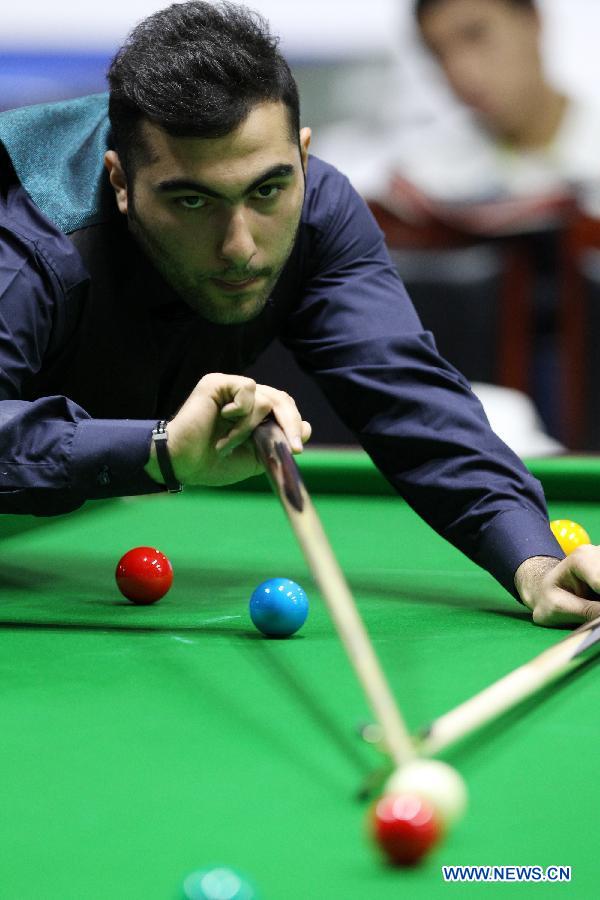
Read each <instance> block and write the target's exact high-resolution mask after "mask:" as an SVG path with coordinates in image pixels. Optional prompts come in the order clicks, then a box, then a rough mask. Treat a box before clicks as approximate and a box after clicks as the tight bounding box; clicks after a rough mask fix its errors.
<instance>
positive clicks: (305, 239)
mask: <svg viewBox="0 0 600 900" xmlns="http://www.w3.org/2000/svg"><path fill="white" fill-rule="evenodd" d="M109 83H110V95H109V101H108V109H107V101H106V97H105V96H104V95H98V96H93V97H87V98H81V99H78V100H74V101H68V102H65V103H59V104H52V105H45V106H38V107H30V108H25V109H20V110H13V111H10V112H7V113H4V114H2V115H1V116H0V141H1V142H2V146H3V155H2V159H1V201H0V210H1V211H0V260H1V263H0V266H1V276H0V442H1V448H0V449H1V453H2V466H1V467H0V498H1V499H0V511H1V512H5V513H33V514H36V515H53V514H58V513H64V512H67V511H69V510H72V509H75V508H77V507H78V506H80V505H81V504H82V503H83V502H84V501H85V500H88V499H93V498H102V497H111V496H118V495H133V494H143V493H150V492H154V491H161V490H165V489H166V486H165V477H164V472H165V466H164V464H161V465H159V462H160V461H159V460H158V459H157V455H156V444H155V441H154V439H153V436H152V432H153V429H154V428H155V426H156V424H157V420H167V421H168V428H167V434H168V449H169V453H170V458H171V462H172V466H173V471H174V475H173V476H171V480H172V481H178V482H180V483H181V484H183V485H221V484H225V483H228V482H234V481H238V480H240V479H243V478H247V477H249V476H251V475H254V474H255V473H257V472H258V471H259V470H260V465H259V463H258V461H257V459H256V456H255V453H254V447H253V443H252V441H251V439H250V436H251V432H252V430H253V429H254V428H255V426H256V425H257V424H258V423H259V422H260V421H261V420H262V419H263V418H264V416H265V415H267V414H268V413H273V414H274V415H275V417H276V419H277V420H278V422H279V424H280V425H281V427H282V428H283V430H284V432H285V434H286V435H287V438H288V440H289V441H290V444H291V446H292V448H293V450H294V452H296V453H298V452H300V451H301V450H302V444H303V443H304V442H305V441H306V440H307V439H308V437H309V435H310V426H309V425H308V424H307V423H306V422H304V421H302V419H301V417H300V414H299V413H298V411H297V409H296V406H295V404H294V402H293V400H292V399H291V398H290V397H288V396H287V395H286V394H284V393H282V392H280V391H277V390H275V389H274V388H271V387H268V386H266V385H257V384H255V383H254V382H253V381H251V380H250V379H247V378H244V377H243V376H242V375H240V374H238V373H241V372H243V371H244V369H245V367H247V366H248V365H249V364H250V363H251V362H252V361H253V360H254V359H255V358H256V357H257V356H258V355H259V354H260V352H261V351H262V350H263V349H264V348H265V346H266V345H267V344H268V343H269V342H270V341H271V340H272V339H273V338H274V337H275V336H279V337H280V338H281V340H282V341H283V342H284V343H285V344H286V345H287V346H288V347H289V348H290V349H291V350H292V351H293V353H294V354H295V356H296V358H297V359H298V361H299V363H300V364H301V366H302V367H303V368H304V369H305V370H307V371H308V372H310V373H311V374H312V375H313V376H314V378H315V379H316V380H317V382H318V383H319V385H320V386H321V388H322V389H323V391H324V392H325V394H326V395H327V397H328V398H329V400H330V401H331V402H332V404H333V406H334V407H335V409H336V410H337V412H338V413H339V415H340V416H341V418H342V419H343V420H344V421H345V422H346V424H347V425H348V426H349V427H350V428H351V429H352V430H353V432H354V433H355V434H356V436H357V438H358V439H359V441H360V442H361V444H362V445H363V447H364V448H365V450H366V451H367V452H368V453H369V455H370V456H371V457H372V459H373V460H374V462H375V463H376V465H377V466H378V467H379V469H380V470H381V471H382V473H383V474H384V475H385V477H386V478H387V479H388V480H389V481H390V482H391V483H392V484H393V485H394V487H395V488H396V489H397V490H398V492H399V493H400V494H402V495H403V496H404V497H405V498H406V500H407V501H408V502H409V503H410V504H411V505H412V506H413V507H414V508H415V509H416V510H417V512H419V513H420V515H422V516H423V518H424V519H426V520H427V522H429V524H430V525H432V526H433V528H435V529H436V530H437V531H439V532H440V533H441V534H442V535H443V536H444V537H445V538H447V539H448V540H449V541H451V542H452V543H453V544H455V545H456V546H457V547H459V548H460V549H461V550H462V551H463V552H464V553H466V554H467V556H469V557H470V558H471V559H473V560H474V561H475V562H477V563H478V564H479V565H481V566H483V567H485V568H486V569H488V570H489V571H490V572H491V573H492V574H493V575H494V576H495V577H496V578H497V579H498V580H499V581H500V583H501V584H503V585H504V586H505V587H506V589H507V590H509V591H510V592H511V593H513V595H514V596H515V597H517V598H518V599H520V600H521V601H522V602H523V603H524V604H525V605H526V606H527V607H528V608H529V609H531V610H532V612H533V619H534V621H535V622H537V623H539V624H542V625H560V624H563V623H569V624H570V623H575V622H579V621H582V620H586V619H590V618H592V617H594V616H597V615H599V614H600V602H598V601H596V600H591V599H590V597H591V596H593V590H592V589H598V590H600V549H598V548H595V547H582V548H579V549H578V550H577V551H576V552H575V553H574V554H572V555H571V556H569V557H568V558H567V559H562V556H563V554H562V551H561V550H560V548H559V547H558V544H557V543H556V541H555V539H554V537H553V535H552V533H551V532H550V529H549V526H548V520H547V513H546V508H545V503H544V499H543V495H542V492H541V488H540V486H539V484H538V483H537V482H536V481H535V480H534V479H533V478H532V477H531V476H530V475H529V474H528V472H527V471H526V470H525V468H524V467H523V466H522V464H521V462H520V461H519V460H518V458H517V457H516V456H514V454H513V453H512V452H511V451H510V450H509V449H508V448H507V447H506V446H505V445H504V444H503V443H502V442H501V441H500V440H499V438H498V437H496V435H495V434H493V432H492V431H491V430H490V428H489V426H488V423H487V420H486V418H485V416H484V414H483V411H482V409H481V407H480V405H479V403H478V401H477V399H476V398H475V397H474V395H473V394H472V393H471V391H470V389H469V386H468V384H467V383H466V382H465V380H464V378H463V377H462V376H461V375H460V374H459V373H458V372H457V371H455V370H454V369H453V368H452V367H451V366H450V365H449V364H448V363H447V362H446V361H445V360H443V359H442V358H440V356H439V354H438V353H437V350H436V348H435V345H434V342H433V340H432V337H431V335H429V334H428V333H426V332H424V331H423V330H422V326H421V324H420V322H419V320H418V318H417V315H416V313H415V311H414V309H413V307H412V305H411V303H410V300H409V298H408V297H407V295H406V292H405V290H404V288H403V286H402V283H401V281H400V280H399V277H398V275H397V273H396V271H395V269H394V266H393V265H392V264H391V262H390V259H389V257H388V254H387V251H386V249H385V247H384V244H383V240H382V236H381V233H380V231H379V229H378V228H377V226H376V225H375V223H374V221H373V219H372V218H371V215H370V213H369V212H368V210H367V209H366V207H365V205H364V203H363V202H362V201H361V199H360V198H359V197H358V196H357V194H356V193H355V192H354V191H353V189H352V187H351V186H350V184H349V183H348V181H347V179H345V178H344V176H342V175H341V174H340V173H339V172H338V171H336V170H335V169H334V168H332V167H331V166H328V165H326V164H324V163H323V162H321V161H320V160H318V159H316V158H314V157H309V153H308V149H309V143H310V129H308V128H302V129H301V128H300V126H299V109H298V95H297V89H296V85H295V83H294V80H293V78H292V76H291V74H290V71H289V68H288V66H287V64H286V62H285V60H284V59H283V58H282V56H281V55H280V54H279V52H278V50H277V48H276V40H275V39H273V38H272V37H271V36H270V34H269V31H268V28H267V25H266V23H264V21H263V20H262V19H260V18H259V17H258V16H256V15H255V14H253V13H251V12H249V11H248V10H246V9H245V8H243V7H236V6H232V5H221V4H215V5H213V4H209V3H203V2H189V3H182V4H177V5H173V6H171V7H169V8H167V9H165V10H163V11H161V12H158V13H156V14H155V15H153V16H150V17H149V18H148V19H146V20H145V21H144V22H143V23H142V24H141V25H139V26H138V27H137V28H136V29H135V30H134V31H133V33H132V35H131V36H130V38H129V39H128V41H127V42H126V43H125V45H124V47H123V48H122V49H121V50H120V51H119V52H118V53H117V55H116V57H115V59H114V61H113V63H112V66H111V68H110V72H109ZM109 119H110V122H109ZM219 373H231V374H219ZM167 474H168V472H167ZM170 486H171V487H172V486H173V485H170ZM173 502H177V501H176V500H173ZM241 539H242V537H240V540H241Z"/></svg>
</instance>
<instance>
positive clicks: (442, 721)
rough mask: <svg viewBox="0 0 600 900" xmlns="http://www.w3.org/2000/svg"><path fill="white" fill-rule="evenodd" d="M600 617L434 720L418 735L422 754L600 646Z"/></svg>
mask: <svg viewBox="0 0 600 900" xmlns="http://www.w3.org/2000/svg"><path fill="white" fill-rule="evenodd" d="M599 644H600V617H599V618H597V619H594V620H593V621H592V622H585V623H584V624H583V625H581V626H580V627H579V628H577V629H576V630H575V631H573V632H571V633H570V634H568V635H567V636H566V637H564V638H563V639H562V640H561V641H559V642H558V643H557V644H554V646H552V647H549V648H548V649H547V650H544V651H543V653H540V654H539V656H536V657H534V659H532V660H530V661H529V662H527V663H525V664H524V665H522V666H519V668H518V669H515V670H514V671H513V672H510V674H508V675H505V676H504V678H501V679H500V680H499V681H496V682H494V684H491V685H490V686H489V687H487V688H485V689H484V690H483V691H481V692H480V693H478V694H475V696H474V697H471V698H470V699H469V700H466V701H465V702H464V703H461V704H460V706H457V707H455V708H454V709H452V710H450V712H447V713H445V715H443V716H440V717H439V718H438V719H435V720H434V721H433V722H431V723H430V724H429V725H428V726H427V727H426V728H424V729H423V730H422V732H421V733H420V735H419V736H418V743H417V749H418V752H419V755H424V756H431V755H433V754H435V753H439V752H440V751H441V750H445V749H446V747H449V746H450V745H451V744H455V743H456V742H457V741H460V740H462V739H463V738H465V737H467V736H468V735H469V734H472V733H473V732H474V731H476V730H477V729H479V728H481V727H482V726H483V725H486V724H487V723H489V722H491V721H492V720H493V719H496V718H498V717H499V716H501V715H502V714H503V713H505V712H507V711H508V710H509V709H511V708H512V707H514V706H516V705H517V704H518V703H521V702H522V701H523V700H525V699H526V698H527V697H530V696H531V695H532V694H535V693H536V692H537V691H539V690H541V689H542V688H543V687H545V686H546V685H548V684H550V683H551V682H552V681H554V680H555V679H557V678H558V677H559V676H560V675H564V674H565V673H566V672H567V671H569V670H570V669H572V668H574V667H575V666H576V665H579V664H580V663H581V661H582V660H583V659H584V657H586V656H587V655H588V651H589V650H590V649H591V648H595V649H600V647H599V646H598V645H599Z"/></svg>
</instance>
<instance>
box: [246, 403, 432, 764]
mask: <svg viewBox="0 0 600 900" xmlns="http://www.w3.org/2000/svg"><path fill="white" fill-rule="evenodd" d="M254 442H255V445H256V448H257V450H258V454H259V456H260V459H261V460H262V462H263V464H264V466H265V469H266V471H267V475H268V477H269V480H270V482H271V486H272V487H273V490H274V491H275V493H276V495H277V496H278V497H279V499H280V500H281V503H282V505H283V508H284V510H285V512H286V514H287V517H288V519H289V521H290V524H291V526H292V528H293V530H294V533H295V535H296V537H297V539H298V543H299V544H300V547H301V549H302V552H303V554H304V558H305V559H306V562H307V564H308V567H309V569H310V571H311V573H312V576H313V578H314V579H315V581H316V583H317V585H318V587H319V590H320V592H321V594H322V596H323V599H324V600H325V603H326V605H327V608H328V610H329V613H330V615H331V617H332V619H333V622H334V624H335V627H336V629H337V632H338V634H339V637H340V639H341V641H342V643H343V645H344V648H345V650H346V653H347V654H348V657H349V659H350V662H351V664H352V667H353V668H354V671H355V673H356V675H357V677H358V679H359V681H360V683H361V685H362V688H363V690H364V692H365V694H366V696H367V699H368V700H369V703H370V706H371V709H372V711H373V713H374V715H375V718H376V719H377V721H378V723H379V725H380V727H381V730H382V735H383V739H384V741H385V744H386V748H387V750H388V752H389V754H390V755H391V757H392V759H393V761H394V763H395V764H396V765H397V766H401V765H404V763H406V762H408V761H409V760H411V759H414V758H415V756H416V752H415V748H414V744H413V741H412V739H411V737H410V735H409V733H408V730H407V728H406V725H405V724H404V721H403V719H402V717H401V715H400V712H399V710H398V707H397V704H396V702H395V700H394V697H393V695H392V692H391V690H390V688H389V685H388V683H387V681H386V679H385V676H384V674H383V671H382V669H381V666H380V665H379V660H378V659H377V656H376V655H375V651H374V650H373V646H372V644H371V641H370V639H369V636H368V634H367V632H366V629H365V626H364V624H363V621H362V619H361V617H360V615H359V614H358V611H357V609H356V604H355V602H354V599H353V597H352V594H351V593H350V589H349V587H348V585H347V583H346V579H345V578H344V575H343V573H342V570H341V569H340V566H339V565H338V562H337V560H336V558H335V556H334V553H333V550H332V549H331V546H330V544H329V541H328V539H327V536H326V534H325V531H324V530H323V526H322V525H321V521H320V519H319V517H318V515H317V512H316V510H315V508H314V506H313V504H312V501H311V499H310V497H309V494H308V491H307V490H306V487H305V485H304V482H303V481H302V477H301V475H300V472H299V471H298V467H297V465H296V462H295V460H294V457H293V456H292V453H291V450H290V448H289V446H288V442H287V440H286V438H285V435H284V434H283V431H282V430H281V428H280V427H279V426H278V425H277V423H276V422H274V421H273V420H272V419H267V420H266V421H265V422H263V423H261V424H260V425H259V426H258V428H256V430H255V432H254Z"/></svg>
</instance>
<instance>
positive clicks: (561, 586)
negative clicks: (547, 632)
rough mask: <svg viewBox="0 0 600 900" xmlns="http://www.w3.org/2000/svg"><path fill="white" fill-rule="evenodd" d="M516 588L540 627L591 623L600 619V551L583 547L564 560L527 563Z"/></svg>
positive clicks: (537, 559)
mask: <svg viewBox="0 0 600 900" xmlns="http://www.w3.org/2000/svg"><path fill="white" fill-rule="evenodd" d="M515 586H516V588H517V591H518V593H519V596H520V598H521V600H522V601H523V603H524V604H525V606H526V607H527V608H528V609H530V610H531V611H532V613H533V621H534V622H535V623H536V625H545V626H548V627H557V626H561V625H575V624H580V623H581V622H589V621H591V620H592V619H595V618H597V617H598V616H600V547H596V546H594V545H593V544H582V545H581V546H580V547H577V549H576V550H574V551H573V552H572V553H571V554H570V555H569V556H567V557H566V558H565V559H562V560H559V559H554V558H552V557H548V556H534V557H532V558H531V559H526V560H525V562H523V563H521V565H520V566H519V568H518V569H517V571H516V574H515Z"/></svg>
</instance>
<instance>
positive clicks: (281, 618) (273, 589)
mask: <svg viewBox="0 0 600 900" xmlns="http://www.w3.org/2000/svg"><path fill="white" fill-rule="evenodd" d="M307 615H308V597H307V596H306V594H305V593H304V590H303V589H302V588H301V587H300V585H299V584H296V582H295V581H290V579H289V578H269V580H268V581H263V583H262V584H259V585H258V587H257V588H256V590H255V591H254V592H253V594H252V596H251V597H250V618H251V619H252V621H253V622H254V624H255V625H256V627H257V628H258V630H259V631H262V633H263V634H265V635H267V637H290V635H292V634H295V632H296V631H298V629H299V628H302V626H303V625H304V623H305V621H306V617H307Z"/></svg>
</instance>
